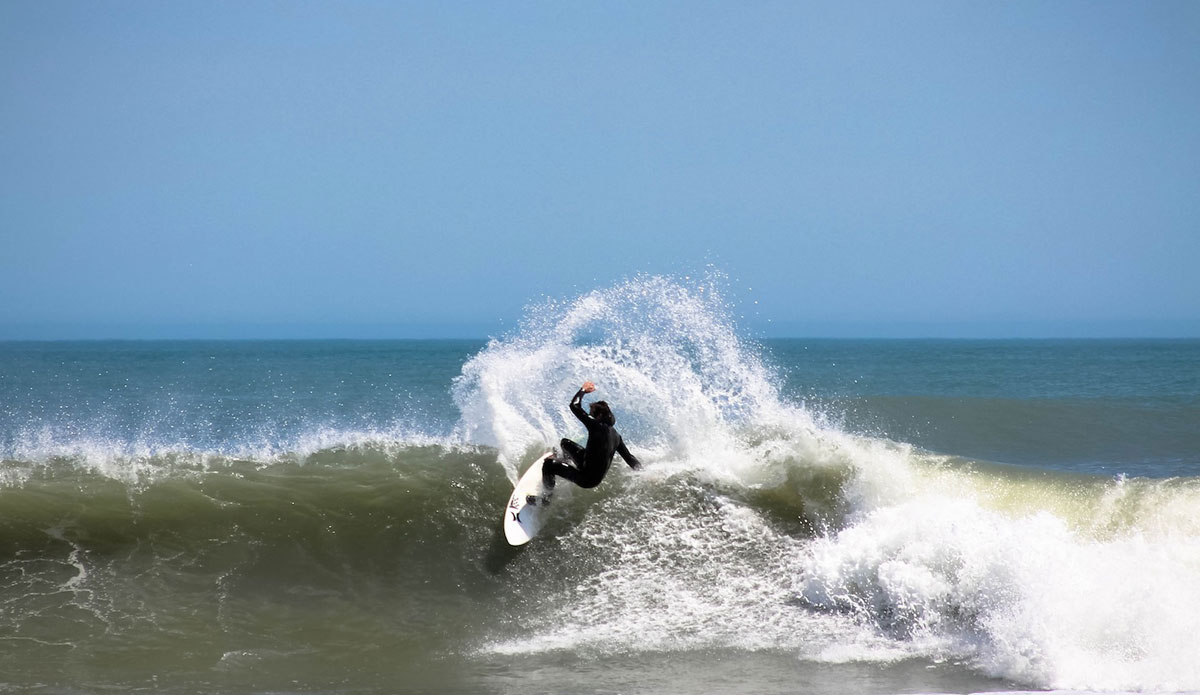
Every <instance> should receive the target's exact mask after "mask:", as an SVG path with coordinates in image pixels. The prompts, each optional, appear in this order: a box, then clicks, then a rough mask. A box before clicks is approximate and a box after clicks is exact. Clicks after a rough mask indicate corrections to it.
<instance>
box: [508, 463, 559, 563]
mask: <svg viewBox="0 0 1200 695" xmlns="http://www.w3.org/2000/svg"><path fill="white" fill-rule="evenodd" d="M552 455H553V453H552V452H549V451H547V452H546V453H544V454H542V455H541V456H539V457H537V458H536V459H535V460H534V462H533V463H532V464H531V465H530V466H529V468H527V469H525V472H524V473H523V474H522V475H521V479H520V480H518V481H517V484H516V486H514V487H513V491H512V495H510V496H509V498H508V507H507V508H506V509H505V510H504V538H505V540H507V541H508V543H509V545H525V544H526V543H528V542H529V541H530V540H531V539H532V538H533V537H534V536H536V535H537V533H538V531H540V530H541V529H542V523H543V522H544V521H545V519H544V516H545V511H546V507H547V506H548V505H549V504H550V497H551V495H550V491H549V490H547V489H546V486H545V483H544V482H543V481H542V464H543V463H545V461H546V460H547V459H548V458H550V457H551V456H552Z"/></svg>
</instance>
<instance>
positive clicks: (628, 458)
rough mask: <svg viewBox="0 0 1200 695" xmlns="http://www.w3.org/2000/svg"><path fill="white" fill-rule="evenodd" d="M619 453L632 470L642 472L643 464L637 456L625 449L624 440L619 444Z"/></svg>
mask: <svg viewBox="0 0 1200 695" xmlns="http://www.w3.org/2000/svg"><path fill="white" fill-rule="evenodd" d="M617 453H618V454H620V455H621V458H623V459H625V463H628V464H629V467H630V468H632V469H633V470H635V471H640V470H642V462H641V461H639V460H637V457H636V456H634V455H633V454H631V453H629V449H626V448H625V440H624V439H622V440H620V441H618V442H617Z"/></svg>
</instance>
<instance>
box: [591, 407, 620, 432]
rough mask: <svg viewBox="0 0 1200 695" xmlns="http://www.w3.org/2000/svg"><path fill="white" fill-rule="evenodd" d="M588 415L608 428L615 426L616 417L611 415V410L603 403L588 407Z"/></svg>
mask: <svg viewBox="0 0 1200 695" xmlns="http://www.w3.org/2000/svg"><path fill="white" fill-rule="evenodd" d="M588 414H589V415H591V416H592V417H594V418H596V419H597V420H599V421H600V422H603V423H604V424H606V425H608V426H610V427H611V426H612V425H615V424H617V416H616V415H613V411H612V409H611V408H609V407H608V404H607V403H605V402H604V401H596V402H595V403H592V405H591V406H589V407H588Z"/></svg>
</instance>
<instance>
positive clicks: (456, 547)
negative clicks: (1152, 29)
mask: <svg viewBox="0 0 1200 695" xmlns="http://www.w3.org/2000/svg"><path fill="white" fill-rule="evenodd" d="M730 314H731V312H730V311H728V309H727V308H726V307H725V306H724V305H723V304H722V302H721V301H720V299H719V297H717V296H714V293H713V292H712V290H711V288H705V287H703V286H702V285H701V286H697V285H684V284H680V283H678V282H676V281H673V280H669V279H664V278H656V277H649V278H639V279H636V280H631V281H629V282H627V283H624V284H620V285H617V286H614V287H609V288H602V289H599V290H595V291H593V292H589V293H586V294H584V295H582V296H580V297H578V298H575V299H573V300H570V301H563V302H547V303H545V304H543V305H541V306H537V307H533V308H531V309H530V310H529V312H528V315H527V316H526V319H525V321H524V322H523V323H522V324H521V325H520V326H519V327H518V328H516V329H514V330H513V332H512V333H511V334H509V335H505V336H502V337H499V338H496V339H493V340H490V341H459V340H456V341H436V340H432V341H221V342H204V341H168V342H153V341H134V342H107V341H97V342H0V692H14V693H15V692H22V693H24V692H44V693H100V692H105V693H107V692H132V691H137V692H154V693H195V692H220V693H310V692H318V693H391V692H396V693H406V692H447V693H557V692H563V693H612V692H619V693H747V692H754V693H899V692H905V693H912V692H975V691H994V690H1040V689H1065V690H1083V691H1089V690H1090V691H1137V692H1147V691H1149V692H1183V691H1200V341H1197V340H1179V341H1172V340H1149V341H1139V340H1079V341H1052V340H1037V341H1019V340H1013V341H975V340H972V341H942V340H927V341H926V340H899V341H858V340H806V339H790V340H765V341H755V340H753V339H751V338H750V337H747V336H745V335H743V334H741V333H740V332H739V330H738V329H737V327H736V323H735V321H734V320H733V319H732V318H731V316H730ZM585 379H591V380H593V381H595V382H596V383H597V386H598V392H597V394H596V396H597V397H598V398H603V399H605V400H607V401H608V402H609V403H610V404H611V405H612V406H613V409H614V411H615V412H616V414H617V418H618V422H617V427H618V429H619V430H620V431H621V432H622V434H623V435H624V437H625V439H626V441H627V442H628V444H629V446H630V448H631V449H632V450H633V452H634V453H635V454H637V455H638V456H639V458H641V459H642V461H643V462H644V463H646V469H645V470H644V471H643V472H639V473H634V472H632V471H630V470H629V469H627V468H625V467H624V466H623V464H621V462H620V461H619V460H618V461H617V462H616V463H615V464H614V468H613V471H612V473H611V474H610V476H609V478H608V479H607V480H606V481H605V483H604V484H603V485H601V486H600V487H599V488H597V489H595V490H570V489H569V488H568V489H567V490H566V491H565V492H564V493H563V494H562V495H561V496H560V497H559V498H557V499H556V501H555V506H554V507H553V508H552V511H553V514H552V516H551V519H550V521H549V523H548V525H547V527H546V528H545V529H544V531H543V533H542V535H541V536H539V537H538V538H537V539H535V540H534V541H533V542H532V543H531V544H530V545H528V546H525V547H523V548H520V549H513V548H509V547H508V546H507V545H506V544H505V543H504V541H503V538H502V535H501V534H500V519H501V512H502V509H503V504H504V502H505V500H506V499H507V495H508V493H509V491H510V490H511V485H512V481H513V480H514V479H515V476H516V475H517V473H518V472H519V470H520V469H521V468H522V467H523V466H524V465H526V464H527V463H528V461H529V460H530V459H531V457H533V456H535V455H536V454H538V453H540V452H541V451H543V450H544V449H545V448H547V446H549V445H550V444H551V443H553V442H557V440H558V439H559V438H560V437H562V436H564V435H565V436H571V437H575V438H577V439H580V440H582V439H583V438H584V436H585V433H584V432H583V430H582V427H581V426H580V425H579V424H578V423H577V422H576V421H575V420H574V419H573V418H572V417H571V415H570V413H569V412H568V410H567V407H566V406H567V401H568V400H569V399H570V397H571V395H572V394H573V393H574V392H575V390H576V389H577V388H578V385H579V384H580V383H581V382H582V381H584V380H585Z"/></svg>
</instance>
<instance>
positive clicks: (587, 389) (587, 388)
mask: <svg viewBox="0 0 1200 695" xmlns="http://www.w3.org/2000/svg"><path fill="white" fill-rule="evenodd" d="M579 390H580V391H583V392H584V393H591V392H592V391H595V390H596V385H595V384H593V383H592V382H590V381H585V382H583V387H582V388H580V389H579Z"/></svg>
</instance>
